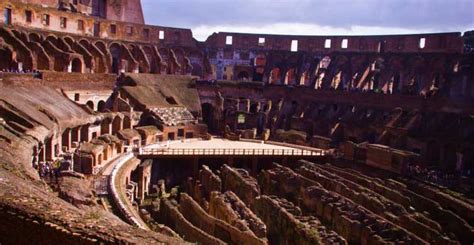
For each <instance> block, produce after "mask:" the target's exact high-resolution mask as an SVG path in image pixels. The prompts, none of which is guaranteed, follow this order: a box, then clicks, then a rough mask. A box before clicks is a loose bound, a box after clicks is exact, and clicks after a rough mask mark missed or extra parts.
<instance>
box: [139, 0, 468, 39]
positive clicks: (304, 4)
mask: <svg viewBox="0 0 474 245" xmlns="http://www.w3.org/2000/svg"><path fill="white" fill-rule="evenodd" d="M141 1H142V5H143V11H144V13H145V19H146V22H147V23H148V24H152V25H163V26H173V27H183V28H191V29H192V30H193V34H194V37H195V38H196V39H198V40H201V41H203V40H205V39H206V38H207V37H208V36H209V35H211V34H212V33H213V32H219V31H227V32H249V33H269V34H294V35H302V34H304V35H370V34H400V33H413V32H450V31H460V32H464V31H467V30H472V29H474V1H473V0H141Z"/></svg>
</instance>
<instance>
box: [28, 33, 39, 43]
mask: <svg viewBox="0 0 474 245" xmlns="http://www.w3.org/2000/svg"><path fill="white" fill-rule="evenodd" d="M28 40H29V41H30V42H41V41H43V36H42V35H41V34H39V33H36V32H30V33H29V34H28Z"/></svg>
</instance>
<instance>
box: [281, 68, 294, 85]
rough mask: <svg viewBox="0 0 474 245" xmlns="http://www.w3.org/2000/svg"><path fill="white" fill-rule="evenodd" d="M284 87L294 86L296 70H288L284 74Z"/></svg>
mask: <svg viewBox="0 0 474 245" xmlns="http://www.w3.org/2000/svg"><path fill="white" fill-rule="evenodd" d="M284 84H285V85H296V69H295V68H290V69H289V70H288V71H287V72H286V74H285V81H284Z"/></svg>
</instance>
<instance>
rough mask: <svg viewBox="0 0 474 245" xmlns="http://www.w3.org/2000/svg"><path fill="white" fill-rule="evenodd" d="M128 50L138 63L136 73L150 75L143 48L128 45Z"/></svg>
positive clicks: (148, 63)
mask: <svg viewBox="0 0 474 245" xmlns="http://www.w3.org/2000/svg"><path fill="white" fill-rule="evenodd" d="M129 49H130V52H131V54H132V55H133V58H134V59H135V60H137V62H138V72H139V73H150V61H149V60H148V57H147V56H146V54H145V52H144V51H143V48H142V47H141V46H139V45H135V44H130V45H129Z"/></svg>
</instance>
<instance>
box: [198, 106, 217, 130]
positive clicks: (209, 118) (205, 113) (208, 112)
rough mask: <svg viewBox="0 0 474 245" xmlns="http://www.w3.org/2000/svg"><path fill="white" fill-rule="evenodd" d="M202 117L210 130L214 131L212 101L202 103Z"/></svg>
mask: <svg viewBox="0 0 474 245" xmlns="http://www.w3.org/2000/svg"><path fill="white" fill-rule="evenodd" d="M201 107H202V119H203V121H204V123H205V124H206V125H207V127H208V129H209V131H210V132H212V131H214V124H213V122H214V107H213V106H212V105H211V104H210V103H204V104H202V106H201Z"/></svg>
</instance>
